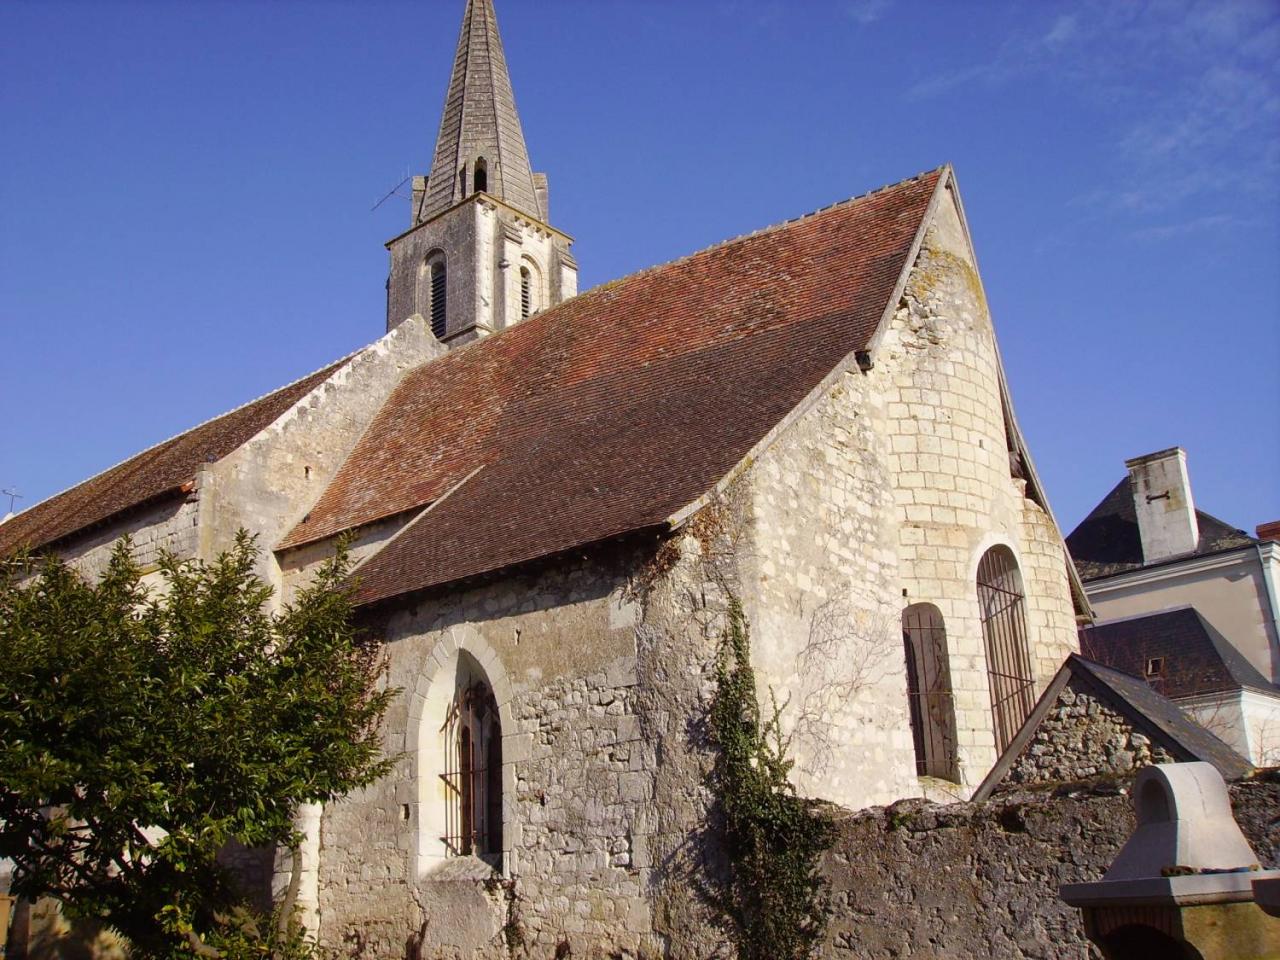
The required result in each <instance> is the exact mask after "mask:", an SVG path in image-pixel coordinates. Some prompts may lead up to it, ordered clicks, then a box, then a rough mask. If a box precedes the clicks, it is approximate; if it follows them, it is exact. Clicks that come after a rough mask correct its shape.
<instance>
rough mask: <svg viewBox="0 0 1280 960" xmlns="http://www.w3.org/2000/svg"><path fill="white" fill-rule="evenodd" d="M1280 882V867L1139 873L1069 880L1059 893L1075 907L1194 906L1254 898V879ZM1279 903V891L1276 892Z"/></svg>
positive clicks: (1245, 900) (1279, 883)
mask: <svg viewBox="0 0 1280 960" xmlns="http://www.w3.org/2000/svg"><path fill="white" fill-rule="evenodd" d="M1258 881H1264V882H1271V883H1272V885H1273V886H1280V870H1262V871H1258V870H1242V871H1239V872H1234V873H1204V874H1196V875H1193V876H1187V877H1139V878H1135V879H1130V880H1098V881H1095V882H1093V883H1068V884H1064V885H1063V886H1061V887H1059V888H1058V896H1060V897H1062V899H1063V900H1065V901H1066V902H1067V903H1069V904H1070V905H1071V906H1073V907H1117V906H1152V907H1163V906H1169V907H1193V906H1196V905H1198V904H1206V903H1242V902H1250V901H1252V900H1253V899H1254V887H1253V885H1254V883H1255V882H1258ZM1274 896H1276V898H1277V903H1278V906H1280V891H1278V892H1277V894H1274Z"/></svg>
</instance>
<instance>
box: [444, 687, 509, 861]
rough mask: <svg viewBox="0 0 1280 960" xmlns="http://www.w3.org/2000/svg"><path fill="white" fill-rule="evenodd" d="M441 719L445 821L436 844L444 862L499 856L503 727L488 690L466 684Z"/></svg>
mask: <svg viewBox="0 0 1280 960" xmlns="http://www.w3.org/2000/svg"><path fill="white" fill-rule="evenodd" d="M467 681H468V682H466V683H465V686H461V687H460V688H459V689H458V690H457V693H456V695H455V696H454V698H453V702H452V703H451V704H450V705H449V712H448V714H447V715H446V717H445V725H444V729H443V730H442V731H441V734H442V735H443V737H444V745H445V750H444V754H445V759H446V763H447V764H448V767H447V769H446V770H445V771H444V773H442V774H440V779H441V781H442V782H443V785H444V793H445V818H444V825H443V826H444V834H443V836H442V837H441V841H442V842H443V843H444V847H445V850H446V851H447V852H448V855H449V856H453V857H462V856H473V855H474V856H478V857H490V856H498V855H501V853H502V727H501V724H500V722H499V720H498V704H497V701H495V700H494V697H493V690H492V689H491V688H490V687H489V684H488V683H486V682H485V681H484V680H483V679H480V678H474V679H472V678H470V677H468V678H467Z"/></svg>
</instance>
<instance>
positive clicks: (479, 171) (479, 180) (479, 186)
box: [475, 157, 489, 193]
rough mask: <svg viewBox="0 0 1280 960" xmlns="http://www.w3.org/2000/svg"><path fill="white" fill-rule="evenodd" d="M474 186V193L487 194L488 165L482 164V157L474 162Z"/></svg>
mask: <svg viewBox="0 0 1280 960" xmlns="http://www.w3.org/2000/svg"><path fill="white" fill-rule="evenodd" d="M475 185H476V190H475V192H476V193H488V192H489V165H488V164H487V163H485V162H484V157H481V158H480V159H479V160H477V161H476V175H475Z"/></svg>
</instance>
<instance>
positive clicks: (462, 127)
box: [416, 0, 547, 222]
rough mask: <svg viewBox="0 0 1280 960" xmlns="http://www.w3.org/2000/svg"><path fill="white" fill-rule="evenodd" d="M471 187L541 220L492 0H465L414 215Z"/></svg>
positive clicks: (436, 208) (422, 216) (440, 207)
mask: <svg viewBox="0 0 1280 960" xmlns="http://www.w3.org/2000/svg"><path fill="white" fill-rule="evenodd" d="M477 190H483V191H484V192H485V193H487V194H489V195H490V196H494V197H497V198H498V199H500V200H503V201H505V202H506V203H508V204H510V205H511V206H513V207H515V208H516V209H518V210H520V211H521V212H522V213H525V214H528V215H530V216H532V217H534V218H536V219H538V220H541V221H544V222H545V221H546V219H547V214H546V211H545V210H543V209H542V206H543V205H542V203H541V202H540V197H539V192H538V190H537V189H536V187H535V185H534V176H533V171H532V169H531V168H530V166H529V151H528V148H527V147H526V146H525V142H524V133H523V132H522V131H521V129H520V117H519V115H518V114H517V113H516V100H515V94H514V93H513V92H512V90H511V77H510V75H509V74H508V73H507V60H506V57H505V55H504V54H503V51H502V38H501V37H500V36H499V35H498V19H497V16H496V15H495V14H494V10H493V0H467V9H466V13H464V14H463V18H462V34H461V36H459V38H458V52H457V54H456V55H455V57H454V61H453V75H452V77H451V78H450V80H449V92H448V95H447V96H446V97H445V102H444V113H443V115H442V117H441V120H440V136H439V138H438V139H437V141H436V153H435V160H434V162H433V164H432V167H431V175H430V176H429V177H428V179H427V185H426V193H425V194H424V196H423V197H422V201H421V207H420V208H419V210H418V211H417V218H416V219H417V220H418V221H419V222H421V221H422V220H427V219H430V218H431V217H434V216H435V215H436V214H439V213H443V212H444V211H445V210H448V209H449V208H450V207H451V206H453V205H454V204H455V203H458V202H459V201H461V200H463V199H465V198H466V197H469V196H470V195H471V194H473V193H475V192H477Z"/></svg>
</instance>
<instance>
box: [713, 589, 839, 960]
mask: <svg viewBox="0 0 1280 960" xmlns="http://www.w3.org/2000/svg"><path fill="white" fill-rule="evenodd" d="M750 654H751V643H750V635H749V630H748V625H747V620H746V616H745V615H744V613H743V610H742V605H741V603H740V602H739V601H738V600H737V599H736V598H731V599H730V601H729V607H728V617H727V626H726V629H725V633H724V635H723V637H722V639H721V644H720V651H719V660H718V663H717V668H716V693H715V699H714V701H713V704H712V708H711V737H712V741H713V743H714V744H715V746H716V748H717V756H716V762H715V768H714V771H713V779H714V783H713V786H714V788H715V793H716V797H717V802H718V804H719V806H720V809H721V813H722V815H723V822H724V832H725V840H726V848H727V852H728V857H729V875H728V877H727V879H726V880H725V882H724V883H723V884H722V887H721V889H720V891H719V893H718V896H717V898H716V899H717V900H718V905H719V907H720V909H721V910H722V912H723V913H724V915H725V917H726V919H727V921H728V925H729V926H730V928H731V931H732V933H733V934H734V939H735V942H736V944H737V952H738V957H739V960H804V958H807V957H809V956H810V955H811V954H812V952H813V948H814V946H815V945H816V944H817V942H818V940H819V939H820V938H821V936H822V933H823V930H824V929H825V927H826V923H827V918H828V916H829V915H830V907H829V904H828V897H827V890H826V882H825V880H824V879H823V877H822V876H821V874H820V873H819V872H818V864H819V861H820V859H821V857H822V855H823V853H824V851H826V850H827V849H828V848H829V847H830V846H831V844H832V842H833V841H834V839H835V829H834V826H833V824H832V821H831V818H830V816H829V815H828V814H827V813H826V812H825V810H824V809H823V807H822V806H821V805H820V804H818V803H815V802H813V801H809V800H806V799H804V798H802V797H800V796H798V795H797V793H796V791H795V788H794V787H793V786H792V785H791V781H790V779H789V776H788V774H789V773H790V771H791V768H792V765H793V761H792V760H790V759H788V757H787V741H786V738H785V736H784V735H783V732H782V727H781V724H780V718H781V709H780V708H779V707H778V705H777V703H776V701H774V702H772V708H771V714H770V716H769V717H768V718H767V719H764V718H762V717H761V711H760V707H759V703H758V701H757V699H756V682H755V674H754V672H753V671H752V669H751V656H750ZM771 699H772V698H771Z"/></svg>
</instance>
